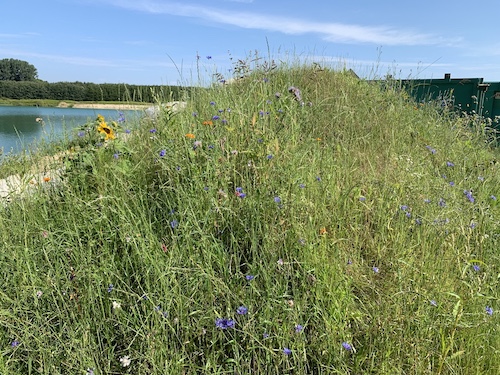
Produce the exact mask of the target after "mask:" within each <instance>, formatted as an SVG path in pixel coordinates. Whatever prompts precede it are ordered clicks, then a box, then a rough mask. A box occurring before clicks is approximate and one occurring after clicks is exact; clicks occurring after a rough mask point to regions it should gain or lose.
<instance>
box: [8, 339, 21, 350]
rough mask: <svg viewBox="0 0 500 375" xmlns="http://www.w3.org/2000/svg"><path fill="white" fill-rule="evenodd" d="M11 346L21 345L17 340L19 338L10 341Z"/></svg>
mask: <svg viewBox="0 0 500 375" xmlns="http://www.w3.org/2000/svg"><path fill="white" fill-rule="evenodd" d="M10 346H11V347H13V348H15V347H16V346H19V341H17V340H14V341H12V342H11V343H10Z"/></svg>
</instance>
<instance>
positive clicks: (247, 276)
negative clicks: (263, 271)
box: [245, 275, 255, 281]
mask: <svg viewBox="0 0 500 375" xmlns="http://www.w3.org/2000/svg"><path fill="white" fill-rule="evenodd" d="M245 279H246V280H247V281H252V280H253V279H255V276H254V275H246V276H245Z"/></svg>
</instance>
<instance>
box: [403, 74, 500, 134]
mask: <svg viewBox="0 0 500 375" xmlns="http://www.w3.org/2000/svg"><path fill="white" fill-rule="evenodd" d="M401 83H402V86H403V88H404V89H405V90H407V91H408V92H409V93H410V95H412V96H413V97H414V98H415V99H416V100H417V101H418V102H420V103H426V102H429V101H439V102H440V103H441V105H442V106H443V107H445V106H446V107H449V108H454V109H456V110H460V111H464V112H466V113H468V114H478V115H480V116H484V117H488V118H491V119H492V120H493V121H494V122H495V123H497V124H499V123H500V82H484V81H483V78H451V75H450V74H445V76H444V78H443V79H413V80H405V81H402V82H401Z"/></svg>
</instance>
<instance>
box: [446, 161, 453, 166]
mask: <svg viewBox="0 0 500 375" xmlns="http://www.w3.org/2000/svg"><path fill="white" fill-rule="evenodd" d="M446 165H447V166H448V167H454V166H455V164H453V163H452V162H451V161H447V162H446Z"/></svg>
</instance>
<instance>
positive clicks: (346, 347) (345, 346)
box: [342, 341, 352, 352]
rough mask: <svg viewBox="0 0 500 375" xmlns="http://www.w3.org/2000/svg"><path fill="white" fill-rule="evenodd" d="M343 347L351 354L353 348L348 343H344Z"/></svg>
mask: <svg viewBox="0 0 500 375" xmlns="http://www.w3.org/2000/svg"><path fill="white" fill-rule="evenodd" d="M342 347H343V348H344V349H345V350H347V351H348V352H350V351H351V350H352V346H351V344H349V343H348V342H345V341H344V342H343V343H342Z"/></svg>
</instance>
